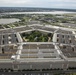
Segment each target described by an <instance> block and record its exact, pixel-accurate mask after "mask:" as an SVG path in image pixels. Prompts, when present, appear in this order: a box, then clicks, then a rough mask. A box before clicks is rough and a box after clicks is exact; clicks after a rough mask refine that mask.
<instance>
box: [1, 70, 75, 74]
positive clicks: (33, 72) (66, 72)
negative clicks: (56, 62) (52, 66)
mask: <svg viewBox="0 0 76 75" xmlns="http://www.w3.org/2000/svg"><path fill="white" fill-rule="evenodd" d="M72 73H74V74H75V73H76V70H73V71H72V70H69V71H68V70H66V71H58V70H53V71H25V72H0V75H54V74H58V75H67V74H72Z"/></svg>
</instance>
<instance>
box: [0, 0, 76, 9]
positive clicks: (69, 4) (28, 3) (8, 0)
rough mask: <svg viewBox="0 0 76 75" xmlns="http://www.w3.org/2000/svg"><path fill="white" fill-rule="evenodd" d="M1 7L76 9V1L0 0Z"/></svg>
mask: <svg viewBox="0 0 76 75" xmlns="http://www.w3.org/2000/svg"><path fill="white" fill-rule="evenodd" d="M0 7H42V8H65V9H76V0H0Z"/></svg>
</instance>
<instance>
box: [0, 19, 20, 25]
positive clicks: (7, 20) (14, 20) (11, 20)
mask: <svg viewBox="0 0 76 75" xmlns="http://www.w3.org/2000/svg"><path fill="white" fill-rule="evenodd" d="M18 21H20V20H19V19H15V18H9V19H7V18H6V19H0V24H10V23H13V22H18Z"/></svg>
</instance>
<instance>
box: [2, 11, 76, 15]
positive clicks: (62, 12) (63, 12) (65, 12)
mask: <svg viewBox="0 0 76 75" xmlns="http://www.w3.org/2000/svg"><path fill="white" fill-rule="evenodd" d="M67 13H72V14H74V13H76V12H68V11H51V12H9V13H3V14H7V15H8V14H67Z"/></svg>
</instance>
